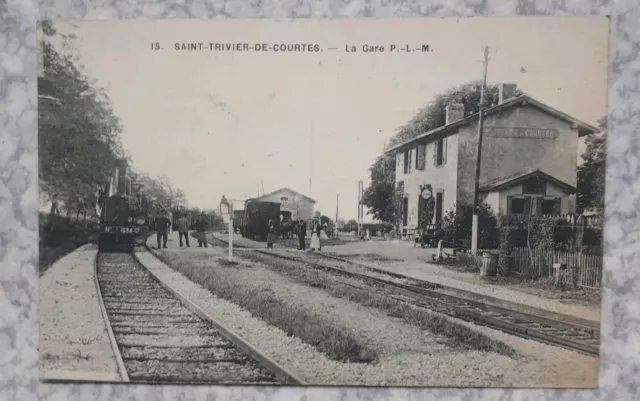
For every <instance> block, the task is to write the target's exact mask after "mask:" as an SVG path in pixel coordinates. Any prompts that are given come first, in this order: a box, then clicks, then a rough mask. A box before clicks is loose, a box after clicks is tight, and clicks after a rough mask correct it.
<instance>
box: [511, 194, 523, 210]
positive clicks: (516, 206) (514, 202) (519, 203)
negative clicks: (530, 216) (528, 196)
mask: <svg viewBox="0 0 640 401" xmlns="http://www.w3.org/2000/svg"><path fill="white" fill-rule="evenodd" d="M525 205H526V200H525V199H523V198H521V199H518V198H516V199H511V213H513V214H524V209H525Z"/></svg>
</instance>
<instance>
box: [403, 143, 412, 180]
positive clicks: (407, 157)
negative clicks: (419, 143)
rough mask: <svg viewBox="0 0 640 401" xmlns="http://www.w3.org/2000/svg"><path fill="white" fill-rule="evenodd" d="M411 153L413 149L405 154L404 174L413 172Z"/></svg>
mask: <svg viewBox="0 0 640 401" xmlns="http://www.w3.org/2000/svg"><path fill="white" fill-rule="evenodd" d="M411 153H412V149H409V150H406V151H405V152H404V173H405V174H409V173H410V172H411Z"/></svg>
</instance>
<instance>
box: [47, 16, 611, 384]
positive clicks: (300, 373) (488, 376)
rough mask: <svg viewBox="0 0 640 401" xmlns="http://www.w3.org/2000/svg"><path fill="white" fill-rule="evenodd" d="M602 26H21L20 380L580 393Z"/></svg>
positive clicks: (600, 201)
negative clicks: (24, 231) (25, 350)
mask: <svg viewBox="0 0 640 401" xmlns="http://www.w3.org/2000/svg"><path fill="white" fill-rule="evenodd" d="M608 28H609V21H608V19H607V18H602V17H498V18H450V19H435V18H433V19H388V20H381V19H378V20H374V19H369V20H295V21H290V20H287V21H271V20H210V21H204V20H172V21H169V20H166V21H77V22H73V21H40V22H39V23H38V48H39V52H38V63H39V68H38V110H39V183H40V201H41V204H40V284H39V311H38V313H39V322H40V345H39V361H40V362H39V369H40V379H41V380H44V381H91V382H130V383H158V384H161V383H162V384H166V383H181V384H194V385H203V384H204V385H211V384H243V385H247V384H249V385H337V386H421V387H426V386H437V387H554V388H594V387H597V385H598V363H599V343H600V285H601V277H602V268H603V256H602V255H603V249H602V248H603V240H602V236H603V209H604V185H605V183H604V181H605V179H604V177H605V159H606V156H605V155H606V137H607V122H606V119H605V117H606V112H607V97H606V94H607V59H608Z"/></svg>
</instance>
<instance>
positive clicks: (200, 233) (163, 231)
mask: <svg viewBox="0 0 640 401" xmlns="http://www.w3.org/2000/svg"><path fill="white" fill-rule="evenodd" d="M176 226H178V227H177V228H178V235H179V237H180V247H182V246H183V241H182V238H184V244H186V246H187V247H191V245H190V244H189V219H187V216H186V215H185V214H183V215H182V216H180V217H179V218H178V220H176ZM155 228H156V232H157V234H156V238H157V241H158V249H160V248H166V247H167V236H168V234H169V229H170V228H171V220H170V219H169V217H167V212H166V210H161V211H160V215H159V216H158V217H157V218H156V221H155ZM206 228H207V216H206V214H205V213H204V212H202V213H201V214H200V216H199V217H198V219H197V220H196V222H195V229H196V232H197V238H198V247H200V248H201V247H205V248H207V247H208V244H207V237H206V233H205V230H206Z"/></svg>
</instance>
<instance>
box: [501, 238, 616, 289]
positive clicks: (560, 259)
mask: <svg viewBox="0 0 640 401" xmlns="http://www.w3.org/2000/svg"><path fill="white" fill-rule="evenodd" d="M529 252H530V251H529V249H528V248H525V247H519V248H514V250H513V266H512V268H513V269H514V270H515V272H516V273H519V274H521V275H523V276H526V277H531V278H545V277H553V273H554V271H553V264H554V263H564V264H566V265H567V267H570V268H574V269H577V270H578V285H579V286H581V287H585V288H600V284H601V282H602V262H603V257H602V256H601V255H594V254H587V253H583V252H564V251H555V250H553V249H545V248H532V249H531V257H530V256H529Z"/></svg>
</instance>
